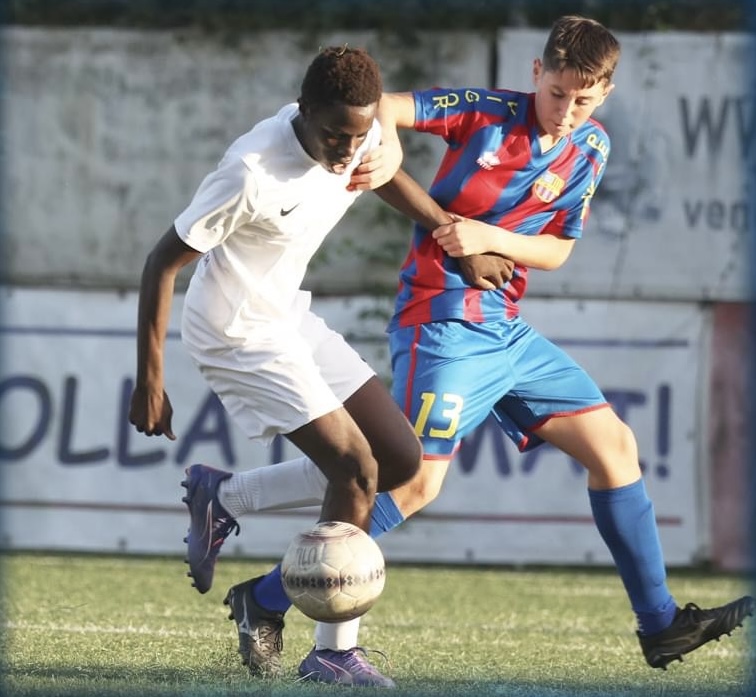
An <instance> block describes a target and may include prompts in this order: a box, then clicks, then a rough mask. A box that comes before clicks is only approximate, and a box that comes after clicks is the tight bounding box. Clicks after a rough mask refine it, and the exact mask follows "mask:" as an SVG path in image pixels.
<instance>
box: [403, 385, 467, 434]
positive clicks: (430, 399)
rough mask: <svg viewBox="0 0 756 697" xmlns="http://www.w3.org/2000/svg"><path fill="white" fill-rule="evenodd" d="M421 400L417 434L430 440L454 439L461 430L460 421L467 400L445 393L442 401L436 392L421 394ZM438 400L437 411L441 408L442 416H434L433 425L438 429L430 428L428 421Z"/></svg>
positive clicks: (416, 427) (416, 422)
mask: <svg viewBox="0 0 756 697" xmlns="http://www.w3.org/2000/svg"><path fill="white" fill-rule="evenodd" d="M420 399H421V401H422V404H421V405H420V411H419V412H418V414H417V419H416V420H415V433H416V434H417V436H418V437H421V438H422V437H423V436H428V437H430V438H448V439H452V438H454V436H455V434H456V433H457V429H458V428H459V419H460V415H461V414H462V407H463V406H464V403H465V400H464V399H462V397H460V395H458V394H451V393H449V392H444V394H443V395H441V398H440V399H439V398H438V395H437V394H436V393H435V392H421V393H420ZM437 400H438V401H439V404H438V406H437V409H438V408H440V410H441V412H440V413H441V416H440V417H438V416H434V419H433V423H435V424H436V425H437V426H438V428H437V427H435V426H431V427H430V428H428V419H429V417H430V414H431V411H433V407H434V405H435V404H436V401H437ZM426 428H427V432H426Z"/></svg>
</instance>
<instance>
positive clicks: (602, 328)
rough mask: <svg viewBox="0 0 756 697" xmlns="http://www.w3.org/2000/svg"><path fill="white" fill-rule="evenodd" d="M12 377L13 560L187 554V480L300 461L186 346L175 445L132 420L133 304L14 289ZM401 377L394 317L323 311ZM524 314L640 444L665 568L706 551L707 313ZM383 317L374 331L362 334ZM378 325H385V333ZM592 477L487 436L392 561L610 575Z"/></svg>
mask: <svg viewBox="0 0 756 697" xmlns="http://www.w3.org/2000/svg"><path fill="white" fill-rule="evenodd" d="M2 307H3V317H2V321H3V323H2V325H0V330H1V332H2V333H1V334H0V338H1V340H2V349H3V350H2V357H3V363H2V367H1V370H0V467H1V468H2V469H1V470H0V471H1V472H2V495H1V498H0V512H1V513H2V544H3V545H4V546H5V547H7V548H24V549H66V550H97V551H114V550H125V551H132V552H146V553H177V554H181V553H183V543H182V538H183V536H184V535H185V533H186V527H187V524H188V516H187V514H186V507H185V506H184V505H183V504H182V503H181V497H182V496H183V494H184V490H183V489H182V488H181V487H180V486H179V483H180V481H181V479H182V478H183V469H184V468H185V467H186V466H188V465H190V464H192V463H195V462H204V463H207V464H211V465H214V466H217V467H221V468H226V469H229V470H240V469H247V468H250V467H257V466H262V465H267V464H270V463H272V462H275V461H278V460H280V459H281V458H286V459H288V458H290V457H293V456H294V455H296V451H294V450H293V448H292V447H291V446H290V445H288V444H286V445H284V441H281V442H277V443H276V444H275V445H274V447H273V448H271V449H270V450H265V449H263V448H261V447H259V446H256V445H252V444H251V443H250V442H249V441H247V440H246V439H245V438H244V437H243V436H241V434H240V433H239V432H238V431H237V430H236V428H235V427H234V425H233V424H232V423H231V422H230V421H229V419H228V417H227V416H226V414H225V412H224V411H223V409H222V408H221V407H220V405H219V402H218V401H217V400H216V399H215V397H214V396H213V395H212V394H211V393H210V392H209V391H208V389H207V387H206V385H205V384H204V382H203V381H202V379H201V377H200V376H199V373H198V372H197V370H196V369H195V367H194V366H193V365H192V364H191V362H190V360H189V359H188V357H187V355H186V353H185V351H184V349H183V347H182V345H181V343H180V340H179V339H178V334H177V329H176V327H177V324H178V323H177V319H178V313H179V310H180V298H179V299H177V302H176V303H175V306H174V321H173V323H172V329H171V334H170V337H169V341H168V345H167V349H166V378H167V390H168V393H169V395H170V397H171V400H172V403H173V405H174V409H175V421H174V429H175V432H176V434H177V435H178V439H177V441H175V442H170V441H168V440H167V439H164V438H160V439H155V438H146V437H145V436H142V435H140V434H138V433H137V432H136V431H135V430H134V429H133V428H132V427H131V426H129V424H128V421H127V414H128V403H129V397H130V393H131V387H132V384H133V382H132V381H133V374H134V367H135V330H134V329H135V322H136V296H135V295H134V294H126V295H116V294H106V293H85V292H60V291H32V290H13V291H10V290H6V291H5V292H4V296H3V301H2ZM314 307H315V309H316V311H318V312H320V313H321V314H322V315H323V316H324V317H325V318H326V319H327V320H328V321H329V323H330V324H331V325H332V326H333V327H334V328H336V329H339V330H341V331H343V332H345V333H347V334H349V335H350V336H351V338H352V341H353V343H354V344H355V345H356V346H357V347H358V348H359V349H360V350H361V351H362V352H363V354H364V355H365V357H366V359H367V360H369V361H370V362H371V363H372V364H373V365H374V366H375V367H376V368H377V369H379V372H381V373H383V374H386V373H387V370H388V368H387V365H388V360H387V351H386V342H385V337H384V336H383V334H382V328H383V324H384V319H383V318H382V317H381V315H382V314H384V313H385V311H386V308H387V305H386V303H385V301H378V300H374V299H368V298H358V299H352V300H339V299H331V300H321V301H316V302H315V305H314ZM527 315H528V316H529V318H530V320H531V321H532V322H533V323H534V324H535V326H537V327H539V328H540V329H541V331H543V332H544V333H545V334H546V335H547V336H549V337H550V338H551V339H553V340H554V341H556V342H557V343H559V344H561V345H562V346H564V348H565V349H566V350H568V352H570V353H571V354H572V355H573V356H575V358H577V359H578V361H580V362H581V363H582V364H583V365H584V366H585V367H586V368H587V369H588V370H589V372H591V373H592V374H593V376H594V377H595V378H596V380H597V382H598V383H599V385H600V386H601V387H602V388H603V389H604V390H605V392H606V394H607V397H608V398H609V399H610V400H611V401H612V402H613V403H614V405H615V407H616V409H617V410H618V412H619V413H620V415H621V416H622V417H623V418H624V419H626V420H627V422H628V423H629V424H630V425H631V426H632V427H633V428H634V430H635V432H636V434H637V436H638V440H639V446H640V453H641V458H642V461H643V464H644V466H645V469H646V476H647V482H648V487H649V490H650V492H651V494H652V496H653V498H654V499H655V502H656V513H657V516H658V518H659V523H660V530H661V535H662V539H663V543H664V545H665V548H666V553H667V561H668V562H669V563H670V564H687V563H690V562H691V561H693V560H695V559H696V558H697V557H698V555H699V554H700V552H701V549H702V547H703V546H704V543H705V539H704V537H703V536H702V533H701V528H702V517H701V512H700V510H699V505H698V501H699V497H700V496H701V493H702V492H701V489H700V487H699V484H698V482H699V481H701V480H702V470H703V466H704V463H703V462H702V461H701V460H700V456H701V453H703V452H704V451H705V449H704V448H703V447H702V446H703V443H702V442H701V433H700V429H699V428H698V406H697V404H698V403H699V402H700V400H701V397H702V395H701V386H702V384H703V382H702V379H703V376H704V375H705V373H702V366H703V365H704V360H703V359H704V358H705V356H703V355H702V350H701V347H702V346H705V345H708V324H707V322H705V317H704V315H703V314H702V311H701V309H700V308H699V307H698V306H696V305H694V304H668V305H663V304H661V305H660V304H654V305H652V306H650V305H649V304H635V303H605V302H590V303H588V302H585V303H576V302H567V301H533V302H530V303H528V304H527ZM365 317H372V318H373V319H371V320H370V319H365ZM376 317H377V318H376ZM585 488H586V476H585V474H584V472H582V471H581V470H580V468H579V467H578V466H577V465H576V464H575V463H573V462H571V461H570V459H569V458H568V457H566V456H564V455H562V454H561V453H559V452H558V451H554V450H553V449H551V448H548V447H545V446H544V447H541V448H539V449H536V450H535V451H533V452H532V453H530V454H526V455H521V454H519V453H518V452H517V451H516V450H515V448H514V446H513V445H512V444H511V443H510V442H509V441H507V440H505V439H504V437H503V436H502V434H501V433H500V432H499V431H498V429H497V428H496V427H495V426H493V424H490V423H487V424H485V425H484V426H482V427H481V428H480V429H479V430H478V432H477V433H476V434H475V435H474V436H473V437H472V438H469V439H468V441H467V442H466V443H465V444H464V445H463V447H462V449H461V452H460V453H459V455H458V457H457V458H456V460H455V462H454V463H453V465H452V468H451V471H450V474H449V476H448V479H447V481H446V483H445V485H444V489H443V492H442V494H441V496H440V497H439V498H438V499H437V500H436V501H435V502H434V503H433V504H432V505H431V506H430V507H429V508H428V509H427V510H426V511H425V512H423V513H421V514H419V515H417V516H416V517H415V518H414V519H412V520H410V521H407V523H405V524H404V525H403V526H402V527H401V528H399V529H397V530H396V531H394V532H393V533H391V534H390V535H388V536H386V537H385V538H384V539H383V540H382V542H381V545H382V547H383V549H384V551H385V553H386V555H387V557H388V558H389V559H402V560H412V561H448V562H492V563H499V562H501V563H514V562H517V563H522V562H546V563H552V562H555V563H556V562H566V563H591V562H601V563H603V562H607V561H609V557H608V555H607V553H606V551H605V549H604V547H603V544H602V542H601V540H600V538H599V537H598V534H597V533H596V532H595V530H594V527H593V524H592V521H591V517H590V509H589V506H588V500H587V496H586V492H585ZM316 518H317V511H316V510H313V509H310V510H300V511H295V512H293V513H292V514H283V513H277V514H271V515H255V516H250V517H249V518H246V519H244V520H242V521H241V523H242V534H241V535H240V536H239V537H233V538H231V539H230V540H229V542H228V543H227V551H226V552H225V553H226V554H233V553H236V554H242V555H245V556H253V557H269V556H278V555H280V554H282V552H283V550H284V549H285V547H286V545H287V544H288V541H289V540H290V538H291V537H292V536H293V535H294V533H295V532H297V531H299V530H302V529H304V528H305V527H307V526H308V525H309V524H310V522H314V521H315V519H316Z"/></svg>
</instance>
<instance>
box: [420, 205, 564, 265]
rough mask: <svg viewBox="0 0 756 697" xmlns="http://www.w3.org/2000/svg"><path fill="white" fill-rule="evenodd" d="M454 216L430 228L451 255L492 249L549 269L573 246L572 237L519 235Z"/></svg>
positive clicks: (522, 262) (516, 259)
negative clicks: (446, 222)
mask: <svg viewBox="0 0 756 697" xmlns="http://www.w3.org/2000/svg"><path fill="white" fill-rule="evenodd" d="M454 217H455V222H453V223H448V224H446V225H441V226H439V227H437V228H436V229H435V230H433V237H434V239H435V240H436V242H437V243H438V244H439V245H440V246H441V247H442V248H443V250H444V251H445V252H446V253H447V254H448V255H449V256H453V257H461V256H465V255H468V254H483V253H485V252H495V253H497V254H501V255H503V256H506V257H507V258H509V259H512V260H514V261H515V262H516V263H517V264H520V265H521V266H527V267H529V268H533V269H542V270H544V271H553V270H554V269H558V268H559V267H560V266H562V264H564V262H566V261H567V259H568V258H569V256H570V254H571V253H572V248H573V247H574V246H575V240H574V239H572V238H568V237H558V236H557V235H550V234H547V233H542V234H540V235H520V234H518V233H515V232H512V231H511V230H506V229H504V228H501V227H498V226H496V225H489V224H488V223H484V222H482V221H480V220H470V219H468V218H462V217H461V216H454Z"/></svg>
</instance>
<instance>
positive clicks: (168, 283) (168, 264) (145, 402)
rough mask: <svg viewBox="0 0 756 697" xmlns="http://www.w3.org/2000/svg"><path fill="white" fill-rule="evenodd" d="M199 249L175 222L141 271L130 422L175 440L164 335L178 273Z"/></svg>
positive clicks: (193, 258) (145, 432)
mask: <svg viewBox="0 0 756 697" xmlns="http://www.w3.org/2000/svg"><path fill="white" fill-rule="evenodd" d="M199 256H200V253H199V252H197V251H196V250H194V249H192V248H191V247H189V246H188V245H187V244H185V243H184V242H183V241H182V240H181V239H180V238H179V236H178V234H177V233H176V230H175V228H174V227H173V226H171V228H170V229H169V230H168V231H167V232H166V233H165V234H164V235H163V236H162V237H161V238H160V240H158V242H157V244H156V245H155V247H154V248H153V250H152V251H151V252H150V254H149V255H148V256H147V260H146V262H145V265H144V270H143V271H142V281H141V286H140V290H139V311H138V319H137V375H136V385H135V386H134V393H133V394H132V395H131V407H130V410H129V422H130V423H131V424H133V425H134V426H135V427H136V429H137V431H139V432H140V433H144V434H145V435H147V436H160V435H165V436H166V437H167V438H169V439H171V440H175V439H176V436H175V435H174V433H173V428H172V425H171V420H172V417H173V408H172V406H171V402H170V400H169V399H168V395H167V394H166V392H165V388H164V377H163V359H164V347H165V337H166V334H167V332H168V322H169V320H170V314H171V304H172V302H173V291H174V288H175V282H176V274H177V273H178V272H179V270H180V269H181V268H182V267H184V266H186V265H187V264H189V263H191V262H192V261H195V260H196V259H197V258H198V257H199Z"/></svg>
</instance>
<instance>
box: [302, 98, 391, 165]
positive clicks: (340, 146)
mask: <svg viewBox="0 0 756 697" xmlns="http://www.w3.org/2000/svg"><path fill="white" fill-rule="evenodd" d="M377 107H378V105H377V104H371V105H369V106H347V105H345V104H333V105H330V106H323V107H319V108H317V109H307V108H302V107H301V106H300V113H301V116H300V117H299V123H298V124H296V123H295V130H297V135H298V136H299V140H300V142H301V143H302V145H303V147H304V149H305V150H306V151H307V152H308V153H309V155H310V157H312V158H313V159H314V160H317V161H318V162H319V163H320V164H321V165H322V166H323V167H325V168H326V169H327V170H328V171H329V172H333V173H334V174H341V173H343V172H344V171H345V170H346V168H347V166H348V165H349V164H350V163H351V161H352V158H353V157H354V154H355V152H356V151H357V148H359V147H360V145H362V142H363V141H364V140H365V138H366V136H367V134H368V131H369V130H370V127H371V126H372V125H373V118H374V116H375V113H376V109H377ZM297 126H299V128H298V129H297Z"/></svg>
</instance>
